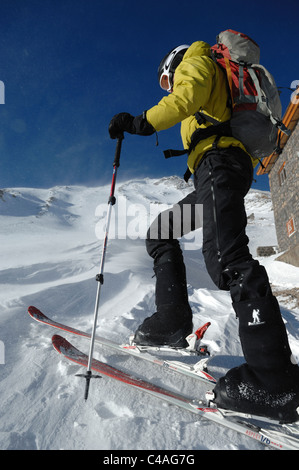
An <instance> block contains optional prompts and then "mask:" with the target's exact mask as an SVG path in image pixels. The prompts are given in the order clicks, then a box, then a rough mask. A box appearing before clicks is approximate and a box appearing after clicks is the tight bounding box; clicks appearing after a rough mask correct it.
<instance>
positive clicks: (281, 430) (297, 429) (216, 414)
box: [52, 335, 299, 450]
mask: <svg viewBox="0 0 299 470" xmlns="http://www.w3.org/2000/svg"><path fill="white" fill-rule="evenodd" d="M52 343H53V346H54V348H55V349H56V351H58V352H59V353H60V354H62V355H63V356H64V357H65V358H66V359H68V360H69V361H71V362H74V363H76V364H78V365H81V366H84V367H87V364H88V356H87V355H86V354H84V353H83V352H81V351H79V350H78V349H77V348H75V347H74V346H73V345H72V344H71V343H69V342H68V341H67V340H66V339H65V338H63V337H61V336H59V335H54V336H53V338H52ZM91 369H92V370H93V371H95V372H97V373H99V374H103V375H105V376H108V377H110V378H112V379H115V380H118V381H120V382H123V383H124V384H127V385H130V386H132V387H134V388H136V389H139V390H141V391H143V392H145V393H147V394H150V395H152V396H154V397H156V398H158V399H160V400H164V401H166V402H168V403H169V404H171V405H176V406H178V407H180V408H182V409H184V410H186V411H189V412H191V413H194V414H196V415H197V416H199V417H202V418H205V419H207V420H209V421H211V422H213V423H216V424H218V425H221V426H224V427H226V428H229V429H231V430H233V431H236V432H238V433H241V434H243V435H246V436H248V437H249V438H252V439H254V440H256V441H259V442H260V443H262V444H264V445H265V446H269V447H271V448H274V449H280V450H299V426H297V425H296V424H294V425H280V424H279V423H277V422H273V421H271V420H264V419H263V418H260V417H255V416H251V415H241V414H237V413H232V412H230V411H225V410H220V409H218V408H217V407H215V406H214V405H213V406H210V403H209V402H208V401H207V400H199V401H195V400H191V399H190V398H188V397H186V396H184V395H181V394H178V393H176V392H173V391H170V390H167V389H165V388H163V387H160V386H157V385H155V384H154V383H151V382H148V381H145V380H143V379H141V378H138V377H135V376H133V375H131V374H128V373H126V372H123V371H121V370H119V369H117V368H115V367H113V366H110V365H108V364H106V363H103V362H101V361H98V360H97V359H93V361H92V365H91ZM83 377H84V375H83ZM252 420H255V421H256V422H255V423H254V422H253V421H252ZM258 421H260V422H261V423H262V424H261V425H259V424H257V422H258ZM270 421H271V422H270Z"/></svg>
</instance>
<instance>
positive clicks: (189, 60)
mask: <svg viewBox="0 0 299 470" xmlns="http://www.w3.org/2000/svg"><path fill="white" fill-rule="evenodd" d="M227 102H228V91H227V86H226V77H225V75H224V73H223V72H222V71H221V70H220V68H219V67H218V66H217V64H215V62H214V61H213V59H212V58H211V54H210V46H209V44H207V43H206V42H203V41H197V42H194V43H193V44H192V45H191V46H190V47H189V49H188V50H187V51H186V53H185V55H184V58H183V60H182V62H181V63H180V64H179V65H178V67H177V69H176V71H175V77H174V86H173V92H172V93H170V94H169V95H167V96H164V98H162V100H161V101H160V102H159V103H158V104H157V105H156V106H154V107H152V108H151V109H149V110H148V111H147V113H146V118H147V121H148V122H149V123H150V124H151V125H152V126H153V127H154V129H155V130H156V131H161V130H164V129H168V128H169V127H172V126H174V125H175V124H177V123H178V122H181V137H182V141H183V145H184V148H186V149H187V148H189V145H190V140H191V136H192V134H193V132H194V131H195V130H196V129H197V128H198V127H202V128H205V127H207V126H209V125H211V124H210V123H206V124H201V125H199V124H198V122H197V120H196V118H195V116H194V114H195V113H196V112H197V111H203V112H204V114H206V115H209V116H211V117H213V118H214V119H216V120H217V121H220V122H223V121H227V120H228V119H229V118H230V115H231V111H230V108H229V107H228V106H227ZM215 137H216V136H212V137H209V138H207V139H204V140H202V141H200V142H199V143H198V144H197V146H196V147H195V149H194V150H193V151H192V152H191V154H190V155H189V158H188V167H189V169H190V171H191V173H194V171H195V169H196V167H197V165H198V163H199V161H200V159H201V158H202V156H203V155H204V154H205V152H207V150H210V149H211V148H212V145H213V142H214V141H215ZM231 145H232V146H236V147H241V148H242V149H243V150H245V147H244V146H243V144H242V143H241V142H240V141H239V140H237V139H235V138H234V137H221V138H220V140H219V142H218V147H221V148H225V147H229V146H231ZM253 163H254V164H255V163H256V162H255V161H253Z"/></svg>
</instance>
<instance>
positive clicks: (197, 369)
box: [28, 306, 216, 384]
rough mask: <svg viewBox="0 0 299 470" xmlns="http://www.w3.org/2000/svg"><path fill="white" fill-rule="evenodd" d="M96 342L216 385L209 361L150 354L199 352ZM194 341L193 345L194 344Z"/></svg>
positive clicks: (34, 312)
mask: <svg viewBox="0 0 299 470" xmlns="http://www.w3.org/2000/svg"><path fill="white" fill-rule="evenodd" d="M28 313H29V315H30V316H31V317H32V318H33V319H34V320H36V321H38V322H40V323H44V324H46V325H49V326H51V327H53V328H57V329H60V330H63V331H66V332H68V333H71V334H74V335H77V336H81V337H84V338H90V337H91V335H90V334H89V333H86V332H84V331H81V330H78V329H76V328H72V327H70V326H68V325H64V324H62V323H59V322H56V321H55V320H51V319H50V318H48V317H47V316H46V315H45V314H44V313H42V312H41V311H40V310H39V309H37V308H36V307H33V306H30V307H29V308H28ZM207 325H208V324H207ZM206 328H207V326H206V325H205V326H204V327H202V328H201V329H200V330H201V331H200V333H198V336H199V335H201V337H202V336H203V334H204V332H205V329H206ZM190 336H191V335H190ZM192 336H193V337H194V338H192V339H193V340H194V341H195V339H197V336H196V334H194V335H192ZM95 341H96V342H97V343H98V344H100V345H102V346H104V347H107V348H109V349H113V350H115V351H118V352H121V353H125V354H130V355H132V356H134V357H137V358H140V359H144V360H146V361H148V362H151V363H153V364H157V365H159V366H162V367H165V368H168V369H170V370H173V371H175V372H178V373H180V374H183V375H186V376H188V377H193V378H196V379H198V380H200V381H202V382H205V383H209V384H215V383H216V379H215V378H214V377H212V376H211V375H210V374H209V373H208V372H207V370H206V362H207V359H202V360H199V361H198V362H197V363H196V364H194V365H189V364H185V363H184V362H182V361H176V360H172V359H171V360H169V359H163V358H162V357H157V356H156V355H152V354H149V353H148V351H152V352H153V353H155V352H158V351H160V350H162V351H165V350H166V351H172V352H174V351H175V352H179V353H180V354H183V355H187V356H188V355H190V354H192V355H198V352H197V353H196V351H195V350H193V349H192V350H188V349H180V350H178V349H174V348H165V349H163V348H154V347H152V348H147V347H143V346H141V347H139V346H137V345H134V344H118V343H116V342H114V341H111V340H108V339H106V338H102V337H100V336H96V337H95ZM194 341H193V344H194Z"/></svg>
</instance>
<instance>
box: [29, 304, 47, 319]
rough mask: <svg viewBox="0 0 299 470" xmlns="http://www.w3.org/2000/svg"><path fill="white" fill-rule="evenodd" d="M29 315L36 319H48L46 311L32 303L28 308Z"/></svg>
mask: <svg viewBox="0 0 299 470" xmlns="http://www.w3.org/2000/svg"><path fill="white" fill-rule="evenodd" d="M27 311H28V313H29V315H30V316H31V317H32V318H34V320H46V319H47V317H46V315H45V314H44V313H42V312H41V311H40V310H39V309H38V308H36V307H34V306H33V305H30V307H28V309H27Z"/></svg>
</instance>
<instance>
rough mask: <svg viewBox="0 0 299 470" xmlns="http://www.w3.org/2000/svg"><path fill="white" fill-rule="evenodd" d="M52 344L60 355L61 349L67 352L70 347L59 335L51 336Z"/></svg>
mask: <svg viewBox="0 0 299 470" xmlns="http://www.w3.org/2000/svg"><path fill="white" fill-rule="evenodd" d="M52 344H53V346H54V348H55V349H56V351H57V352H59V353H60V354H61V353H62V349H64V350H68V349H70V347H71V344H70V343H69V342H68V341H67V340H66V339H65V338H63V337H62V336H60V335H53V336H52Z"/></svg>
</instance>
